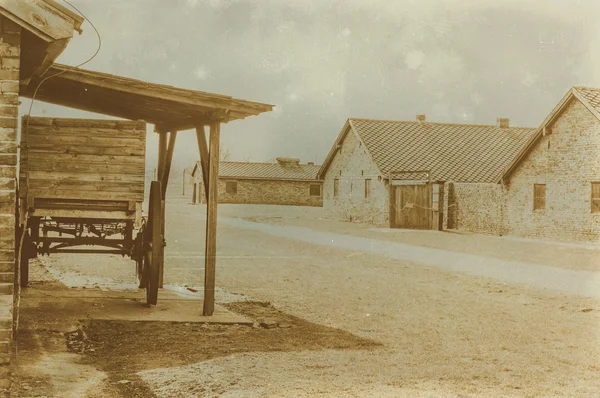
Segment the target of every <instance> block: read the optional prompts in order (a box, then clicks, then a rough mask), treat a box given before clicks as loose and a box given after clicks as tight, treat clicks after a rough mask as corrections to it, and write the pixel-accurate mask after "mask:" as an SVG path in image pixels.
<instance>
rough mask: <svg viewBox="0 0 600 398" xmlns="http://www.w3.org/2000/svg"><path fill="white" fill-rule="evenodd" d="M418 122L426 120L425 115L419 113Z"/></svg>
mask: <svg viewBox="0 0 600 398" xmlns="http://www.w3.org/2000/svg"><path fill="white" fill-rule="evenodd" d="M417 122H419V123H423V122H425V115H417Z"/></svg>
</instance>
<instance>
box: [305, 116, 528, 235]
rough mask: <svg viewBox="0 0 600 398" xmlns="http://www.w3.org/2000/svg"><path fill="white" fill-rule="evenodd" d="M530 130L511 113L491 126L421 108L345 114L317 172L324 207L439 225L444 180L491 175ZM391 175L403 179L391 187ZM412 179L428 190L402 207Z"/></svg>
mask: <svg viewBox="0 0 600 398" xmlns="http://www.w3.org/2000/svg"><path fill="white" fill-rule="evenodd" d="M534 131H535V129H530V128H518V127H510V126H509V122H508V119H498V124H497V125H495V126H480V125H463V124H443V123H430V122H426V121H425V117H424V116H423V115H419V116H417V120H416V121H414V122H405V121H383V120H367V119H349V120H348V121H347V122H346V124H345V125H344V127H343V128H342V130H341V132H340V134H339V135H338V137H337V139H336V141H335V143H334V145H333V147H332V149H331V151H330V152H329V154H328V156H327V158H326V160H325V162H324V163H323V166H322V167H321V169H320V170H319V173H318V176H317V178H318V179H319V180H323V181H324V183H323V184H324V185H323V207H324V209H325V211H326V214H327V215H328V216H329V217H332V218H336V219H342V220H348V221H360V222H368V223H372V224H392V226H402V225H401V224H403V223H404V224H409V227H410V225H413V226H414V227H415V228H426V229H429V228H434V229H441V228H442V224H443V220H445V223H446V225H447V224H448V215H447V214H445V213H447V212H448V204H447V200H448V197H447V192H445V191H444V187H445V183H446V182H448V181H453V182H456V183H463V184H469V186H474V185H473V184H482V183H496V182H497V181H498V179H499V178H500V175H501V173H502V171H503V169H504V168H505V167H507V166H508V164H509V163H510V162H511V160H512V159H514V158H515V156H516V155H517V153H519V151H520V150H521V149H522V148H523V147H524V146H525V144H526V142H527V140H528V139H529V138H530V137H531V136H532V134H533V133H534ZM390 181H392V185H394V186H402V187H399V188H394V189H393V190H392V192H390V189H389V185H390ZM417 184H421V185H423V188H422V189H421V188H419V187H418V186H416V187H415V185H417ZM403 185H405V186H403ZM427 186H429V187H430V188H427ZM411 187H414V189H415V190H416V192H418V191H419V190H421V191H422V192H425V196H427V197H424V201H423V203H422V204H420V205H419V204H418V203H417V202H415V200H414V199H415V198H412V199H410V200H405V202H406V203H404V205H402V207H400V209H399V205H400V202H401V201H402V200H404V199H406V197H408V196H410V195H413V192H412V191H410V190H411V189H413V188H411ZM428 190H430V192H429V191H428ZM396 192H397V193H398V195H396ZM428 192H429V193H428ZM403 196H405V197H403ZM444 198H446V202H444ZM451 198H452V197H451ZM396 202H398V203H396ZM414 203H417V204H416V205H414ZM390 204H391V205H390ZM444 208H445V210H444ZM450 209H453V207H450ZM390 214H392V217H391V219H392V222H391V223H390ZM442 217H443V220H442ZM420 219H425V222H424V223H423V222H421V221H423V220H420ZM452 220H453V219H452V217H451V218H450V224H451V223H452ZM450 226H452V225H450Z"/></svg>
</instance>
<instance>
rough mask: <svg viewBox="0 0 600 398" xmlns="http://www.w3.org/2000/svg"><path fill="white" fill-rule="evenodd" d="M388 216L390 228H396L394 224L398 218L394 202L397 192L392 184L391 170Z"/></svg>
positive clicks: (389, 176)
mask: <svg viewBox="0 0 600 398" xmlns="http://www.w3.org/2000/svg"><path fill="white" fill-rule="evenodd" d="M388 189H389V192H388V202H389V203H388V206H389V207H388V218H389V220H388V221H389V225H390V228H394V226H395V225H394V224H395V218H396V212H395V211H394V204H395V203H394V202H395V201H396V197H395V195H394V193H395V192H393V191H392V189H393V185H392V172H391V171H390V173H389V174H388Z"/></svg>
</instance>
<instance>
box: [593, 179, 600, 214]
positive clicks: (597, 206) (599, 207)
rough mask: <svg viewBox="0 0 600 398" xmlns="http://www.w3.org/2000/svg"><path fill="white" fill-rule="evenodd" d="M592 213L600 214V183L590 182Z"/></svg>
mask: <svg viewBox="0 0 600 398" xmlns="http://www.w3.org/2000/svg"><path fill="white" fill-rule="evenodd" d="M592 213H600V182H592Z"/></svg>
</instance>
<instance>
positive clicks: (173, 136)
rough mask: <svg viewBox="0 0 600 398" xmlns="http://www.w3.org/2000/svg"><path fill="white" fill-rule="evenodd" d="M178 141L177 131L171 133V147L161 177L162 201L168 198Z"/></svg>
mask: <svg viewBox="0 0 600 398" xmlns="http://www.w3.org/2000/svg"><path fill="white" fill-rule="evenodd" d="M176 139H177V131H171V133H170V134H169V146H168V148H167V150H166V154H165V157H164V160H163V169H162V173H161V175H160V182H161V187H162V199H163V200H165V198H166V196H167V185H168V184H169V174H170V173H171V163H173V150H174V149H175V140H176Z"/></svg>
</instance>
